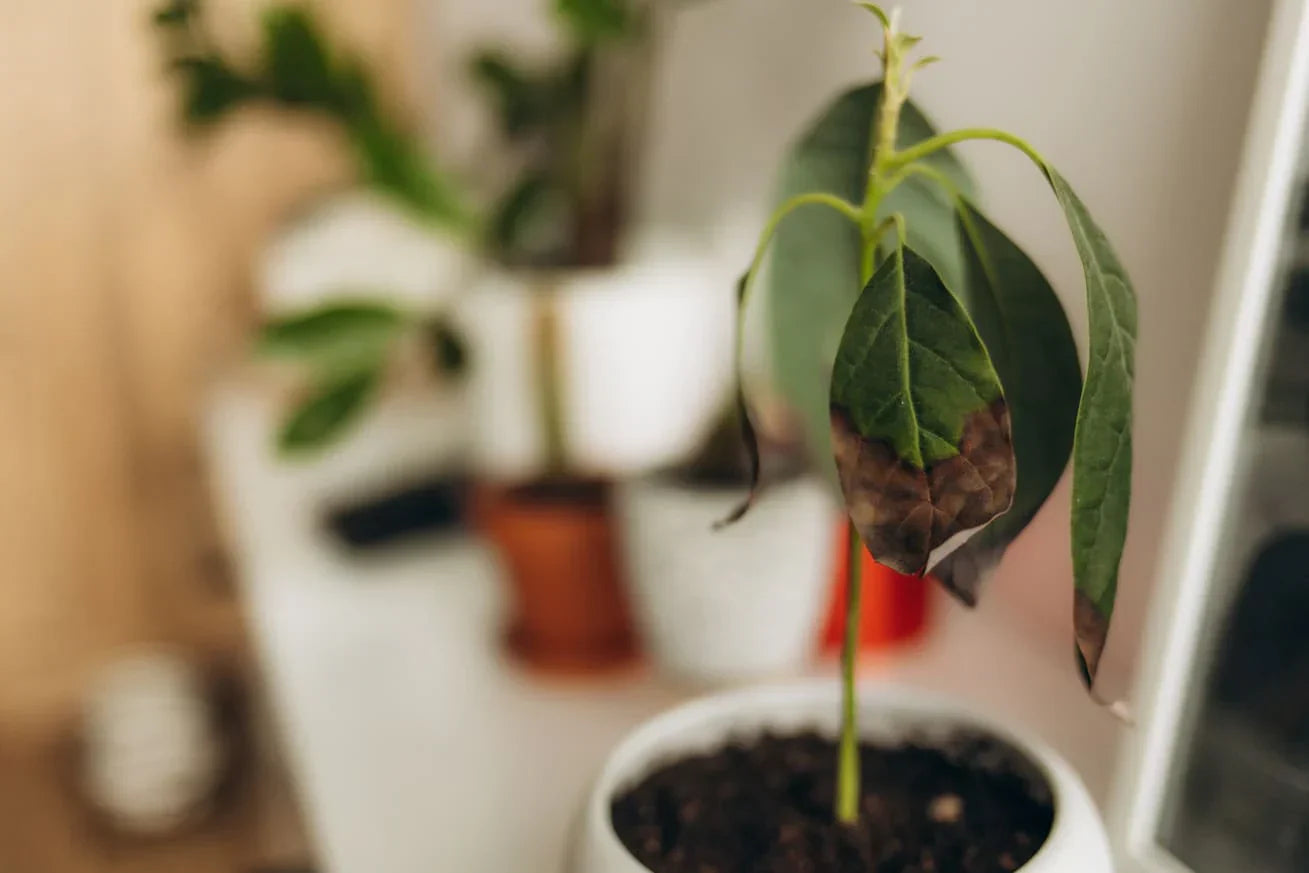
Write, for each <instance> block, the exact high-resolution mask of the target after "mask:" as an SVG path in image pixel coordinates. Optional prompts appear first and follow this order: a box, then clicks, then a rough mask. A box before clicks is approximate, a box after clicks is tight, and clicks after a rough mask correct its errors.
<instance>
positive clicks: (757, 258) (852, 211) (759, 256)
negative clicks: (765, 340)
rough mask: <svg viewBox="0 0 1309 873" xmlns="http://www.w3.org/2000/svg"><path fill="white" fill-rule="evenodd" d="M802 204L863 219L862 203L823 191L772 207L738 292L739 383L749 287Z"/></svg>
mask: <svg viewBox="0 0 1309 873" xmlns="http://www.w3.org/2000/svg"><path fill="white" fill-rule="evenodd" d="M801 206H826V207H828V208H829V209H835V210H836V211H837V212H839V213H841V214H842V215H844V216H845V217H846V218H848V219H850V220H851V221H853V222H854V223H855V224H856V225H859V226H861V222H862V220H863V214H862V213H861V212H860V211H859V207H857V206H855V205H854V204H853V203H851V202H850V201H848V200H845V199H842V198H841V197H838V196H836V195H835V194H828V193H825V192H822V191H814V192H812V193H809V194H799V195H797V196H795V197H792V198H791V199H789V200H787V201H786V202H785V203H783V204H782V205H781V206H778V207H777V209H775V210H773V214H772V215H771V216H769V218H768V223H767V224H765V225H764V230H763V233H761V234H760V235H759V243H758V245H756V246H755V252H754V257H753V258H751V259H750V267H749V269H747V270H746V271H745V276H743V277H742V278H741V285H740V290H739V291H738V293H737V301H736V348H735V351H734V353H733V354H734V358H735V362H736V384H737V385H740V384H741V358H742V355H743V353H744V350H745V313H746V306H747V304H748V303H749V302H750V291H751V290H752V289H753V287H754V280H755V276H756V275H757V274H758V273H759V268H760V267H762V266H763V263H764V257H765V256H766V255H767V254H768V247H769V245H770V244H771V243H772V241H773V236H774V235H776V233H777V229H778V228H779V227H781V226H782V221H783V219H785V218H786V216H788V215H790V214H791V213H792V212H794V211H795V210H796V209H799V208H800V207H801Z"/></svg>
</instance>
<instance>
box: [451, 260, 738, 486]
mask: <svg viewBox="0 0 1309 873" xmlns="http://www.w3.org/2000/svg"><path fill="white" fill-rule="evenodd" d="M720 272H721V271H720V270H718V269H717V266H716V265H715V264H713V263H712V262H706V261H705V260H703V259H697V258H679V257H661V258H652V259H650V260H648V261H641V262H635V263H631V264H627V265H623V266H620V267H615V268H613V269H596V270H564V271H558V272H551V273H532V272H504V271H500V272H495V273H492V274H490V275H488V276H487V277H485V278H484V279H483V281H482V282H481V283H479V284H478V286H477V287H474V288H472V289H470V291H469V293H468V294H467V295H465V297H464V298H463V300H462V301H461V302H460V303H459V306H458V312H457V316H458V321H459V325H460V327H461V328H462V330H463V332H464V335H465V336H466V337H467V339H468V341H469V345H470V351H471V368H470V382H469V391H470V400H471V403H472V424H473V427H474V429H475V438H474V449H473V455H474V464H475V466H476V467H477V468H478V469H479V471H480V472H481V473H483V474H484V475H487V476H489V477H491V478H497V479H502V480H506V479H507V480H512V479H522V478H529V477H531V476H533V475H536V474H539V473H541V472H542V471H543V470H544V468H545V462H546V439H545V428H544V416H543V414H542V406H543V401H542V396H541V388H540V385H541V380H542V374H541V371H540V355H539V351H538V350H539V332H538V330H539V319H540V318H541V309H542V307H543V306H544V307H547V308H549V310H550V312H551V315H550V317H551V318H552V320H553V321H554V325H555V328H554V334H555V338H556V343H557V349H558V353H557V355H556V358H555V361H556V369H557V372H558V380H557V389H558V394H559V404H560V410H561V413H562V415H561V419H562V431H563V434H562V436H563V443H564V455H565V457H564V461H565V462H566V465H567V467H568V469H569V470H570V471H572V472H575V473H578V474H581V475H601V476H617V475H623V474H626V473H631V472H635V471H642V470H647V469H652V468H656V467H659V466H663V465H666V464H668V463H671V462H672V461H674V460H676V459H678V458H679V457H681V456H683V455H685V454H686V453H687V452H689V451H690V450H691V449H692V447H693V446H694V444H695V441H696V439H697V438H698V437H699V436H700V435H701V434H702V433H703V432H704V430H705V428H706V427H707V425H708V423H709V421H710V420H711V419H712V417H713V415H714V414H715V413H716V412H717V411H718V408H719V404H721V403H722V399H723V397H724V396H726V394H727V391H728V388H729V385H730V382H731V378H732V324H733V302H732V292H731V288H730V284H729V283H725V282H720V281H718V277H719V273H720Z"/></svg>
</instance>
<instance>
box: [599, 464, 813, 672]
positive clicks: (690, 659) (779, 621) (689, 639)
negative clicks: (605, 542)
mask: <svg viewBox="0 0 1309 873" xmlns="http://www.w3.org/2000/svg"><path fill="white" fill-rule="evenodd" d="M744 496H745V488H744V487H743V486H741V487H732V488H724V487H704V488H696V487H694V486H692V485H689V484H686V483H682V482H678V481H676V480H674V479H672V478H671V477H663V476H651V477H646V478H642V479H636V480H633V481H629V482H625V483H623V484H622V485H621V486H620V487H619V489H618V493H617V498H618V499H617V511H618V518H619V523H620V525H621V535H622V543H623V549H624V551H625V554H626V561H627V569H628V578H629V579H630V584H631V595H632V608H633V618H634V619H635V621H636V625H637V628H638V630H639V632H640V635H641V637H642V639H643V640H644V641H645V644H646V646H647V647H648V649H649V651H650V653H651V655H652V656H653V658H654V659H655V661H656V663H657V664H658V665H659V666H660V667H661V668H662V669H664V670H665V671H667V672H669V673H672V674H675V675H677V676H679V677H682V678H686V679H691V680H694V681H697V682H703V683H722V682H730V681H734V680H741V679H748V678H755V677H759V676H769V675H780V674H784V673H787V672H792V671H795V670H798V669H800V668H802V667H803V666H804V665H805V664H806V663H807V662H808V661H809V660H810V658H811V657H812V656H813V653H814V651H815V649H816V647H817V637H818V632H819V624H820V622H821V621H822V618H823V613H824V608H825V607H826V605H827V599H828V596H829V593H830V591H829V582H830V579H831V569H832V568H831V558H832V549H831V536H830V534H831V528H832V524H833V521H834V519H835V513H834V510H833V505H832V501H831V497H830V495H829V492H828V490H827V488H826V486H825V485H824V484H823V483H822V482H821V481H819V480H817V479H815V478H811V477H807V476H806V477H799V478H795V479H791V480H789V481H786V482H783V483H781V484H778V485H775V486H772V487H771V488H769V489H768V491H767V492H766V493H765V494H764V495H763V496H762V497H761V498H760V499H759V501H758V503H757V504H756V505H755V506H754V507H753V508H752V509H751V511H750V513H749V514H748V515H747V516H746V517H745V518H743V519H741V520H740V521H738V522H737V523H736V524H733V525H730V526H728V527H726V528H723V529H721V530H714V529H713V528H712V525H713V523H714V522H715V521H717V520H719V519H721V518H723V517H724V516H726V515H727V514H728V513H729V512H730V511H731V510H732V509H733V508H734V507H735V506H736V505H737V504H738V503H739V502H740V501H741V499H742V498H743V497H744Z"/></svg>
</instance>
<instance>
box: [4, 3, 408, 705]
mask: <svg viewBox="0 0 1309 873" xmlns="http://www.w3.org/2000/svg"><path fill="white" fill-rule="evenodd" d="M151 5H152V4H151V3H148V2H145V0H96V2H86V0H43V2H40V3H37V2H32V0H0V69H3V71H4V74H5V75H4V80H5V84H4V86H2V87H0V134H3V135H2V136H0V728H5V727H11V728H12V727H14V726H21V725H22V724H24V723H29V722H30V723H35V724H40V723H43V722H45V721H46V720H47V718H48V717H50V716H53V715H55V714H58V713H61V712H64V711H66V709H67V706H68V701H69V700H70V698H71V694H72V690H73V689H75V688H76V687H77V685H78V683H79V682H80V681H81V679H82V677H83V676H84V674H85V671H86V669H87V668H88V667H89V666H90V665H91V664H93V663H94V662H95V660H96V659H97V658H99V657H101V656H102V655H103V653H104V652H105V651H106V650H107V649H108V648H109V647H111V646H113V645H115V644H118V643H121V642H125V641H130V640H137V639H143V638H164V639H175V638H178V637H181V638H183V639H185V640H190V641H198V642H200V643H202V644H205V645H209V644H213V645H226V644H227V643H228V642H229V641H230V639H231V638H233V637H239V630H237V625H236V620H235V611H234V608H233V606H232V604H231V602H230V597H229V596H228V595H227V594H225V593H224V591H225V586H224V585H223V584H222V580H221V579H217V578H216V577H215V573H216V572H217V571H218V568H221V562H220V561H218V560H217V559H216V554H217V553H216V545H215V541H214V535H213V530H212V525H211V523H210V519H209V516H208V503H207V496H206V493H205V489H204V487H203V476H202V471H201V464H200V459H199V456H198V452H197V442H196V439H195V432H196V431H195V428H196V420H197V413H198V409H199V405H198V404H199V402H200V400H201V397H202V394H203V389H204V386H205V385H206V383H207V382H208V381H209V380H210V379H211V378H212V377H213V375H214V374H215V373H216V372H217V371H218V370H219V369H220V368H221V367H222V366H223V365H224V363H225V362H226V361H227V360H230V358H231V357H232V356H233V355H235V354H237V353H238V350H239V347H240V339H241V337H242V336H243V334H244V332H245V331H246V329H247V328H248V326H249V324H250V321H251V316H252V305H251V300H252V295H251V293H250V275H251V265H252V261H253V258H254V257H255V254H256V253H257V251H258V248H259V246H260V245H261V243H262V241H263V240H264V239H266V238H267V235H268V233H269V232H270V231H271V230H272V229H273V228H275V227H276V226H277V224H278V222H279V221H281V220H282V219H283V218H284V217H285V216H286V214H287V212H288V210H289V209H291V208H293V207H294V206H295V205H296V204H298V203H301V202H302V201H303V200H304V198H305V197H306V196H308V195H310V194H312V193H313V192H315V191H318V190H322V189H324V188H327V187H330V186H333V185H337V184H340V183H341V182H342V181H343V180H345V179H347V178H348V175H349V166H348V162H347V160H346V159H345V157H344V155H343V150H342V149H341V148H340V144H339V143H338V142H336V140H335V138H334V136H333V135H332V133H331V131H329V130H326V129H324V128H320V127H316V126H314V125H312V124H305V123H298V124H288V123H286V122H285V120H284V119H281V118H274V117H270V116H267V115H263V116H261V115H258V114H253V115H251V116H250V117H247V118H244V119H242V120H241V121H239V122H238V123H236V124H234V125H232V126H230V127H229V128H228V129H226V130H224V131H222V132H220V133H219V134H217V135H216V136H213V137H210V138H207V139H206V140H204V141H203V142H188V141H186V140H185V139H184V138H182V137H180V136H179V134H178V129H177V125H176V124H175V122H174V116H173V108H174V104H173V94H172V91H171V90H170V89H169V87H168V86H167V84H166V83H165V82H163V81H162V79H161V77H160V73H159V71H160V64H159V60H158V55H157V53H156V51H155V49H156V46H155V44H154V41H153V39H152V35H151V33H150V32H149V29H148V26H147V22H148V11H149V9H150V7H151ZM210 5H211V6H212V7H213V11H215V12H222V13H223V14H224V15H225V16H226V18H225V19H224V20H225V21H227V22H236V21H248V20H249V19H250V17H251V16H252V14H253V8H254V7H256V6H257V5H258V4H257V3H253V2H251V0H240V2H235V0H228V2H223V0H211V3H210ZM324 5H325V7H326V11H327V12H328V13H329V15H330V16H331V18H332V19H333V21H334V22H335V23H336V24H338V25H339V26H340V29H341V31H342V32H344V33H347V34H348V35H349V37H350V38H351V40H352V42H355V43H357V44H358V45H360V46H362V47H363V48H364V49H365V50H366V51H368V52H369V54H370V55H372V56H373V57H376V58H378V59H385V69H384V72H385V77H384V81H386V82H387V83H388V84H389V85H390V86H391V87H392V88H395V87H396V86H397V83H399V82H401V81H403V80H404V79H405V75H404V74H405V65H404V59H405V58H406V57H407V56H408V51H407V48H408V46H407V43H408V41H409V40H410V39H411V38H412V36H411V34H410V31H409V28H408V25H407V22H408V18H409V12H410V10H409V9H408V8H407V6H408V4H407V2H406V0H373V2H368V3H359V2H353V3H352V2H349V0H333V2H331V3H325V4H324ZM242 30H243V28H242V27H224V31H225V32H227V31H233V32H237V33H239V32H241V31H242ZM244 30H246V31H248V30H249V28H248V27H245V28H244Z"/></svg>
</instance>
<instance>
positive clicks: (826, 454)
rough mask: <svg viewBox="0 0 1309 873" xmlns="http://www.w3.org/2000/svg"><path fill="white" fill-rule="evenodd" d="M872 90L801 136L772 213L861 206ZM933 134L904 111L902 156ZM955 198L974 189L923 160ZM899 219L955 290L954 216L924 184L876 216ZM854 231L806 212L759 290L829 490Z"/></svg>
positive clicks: (956, 173) (856, 254)
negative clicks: (804, 202) (788, 205)
mask: <svg viewBox="0 0 1309 873" xmlns="http://www.w3.org/2000/svg"><path fill="white" fill-rule="evenodd" d="M880 95H881V85H880V83H873V84H870V85H864V86H861V87H858V88H854V89H852V90H850V91H848V92H847V93H845V94H844V95H842V96H841V97H839V98H837V99H836V100H835V101H834V102H833V103H832V104H831V105H830V106H829V107H828V108H827V109H826V110H825V111H824V112H823V113H822V114H821V115H820V116H819V117H818V118H817V119H816V120H815V121H814V122H813V124H811V125H810V127H809V128H808V129H807V130H806V132H805V133H804V135H803V136H802V137H801V138H800V139H799V141H798V142H797V143H796V144H795V146H794V147H793V148H792V149H791V151H790V153H789V155H788V156H787V159H786V162H785V164H784V166H783V168H782V174H781V180H780V185H779V191H778V196H777V203H783V202H785V201H786V200H788V199H790V198H791V197H793V196H795V195H797V194H803V193H808V192H811V191H827V192H829V193H832V194H836V195H837V196H839V197H842V198H844V199H846V200H849V201H850V202H852V203H861V202H863V198H864V188H865V186H866V184H867V178H868V176H867V173H868V167H869V157H870V149H871V147H872V143H873V141H874V140H873V138H872V137H873V121H874V117H875V115H876V112H877V102H878V99H879V97H880ZM934 133H935V130H934V129H933V127H932V124H931V123H930V122H929V121H928V119H927V118H926V117H925V116H924V115H923V114H922V113H921V112H920V111H919V110H918V109H917V108H916V107H915V106H914V105H913V104H912V103H907V104H905V107H904V109H903V110H902V113H901V117H900V128H899V133H898V138H899V143H898V146H899V147H900V148H904V147H905V146H908V145H911V144H913V143H916V142H919V141H921V140H924V139H927V138H929V137H931V136H932V135H933V134H934ZM927 162H928V163H930V164H931V165H932V166H933V167H934V168H935V169H937V170H938V171H940V172H941V173H943V174H945V175H946V176H947V177H948V178H949V179H950V180H951V182H952V183H953V184H954V185H955V186H956V187H957V188H958V189H959V190H960V191H962V192H964V193H968V192H970V191H972V188H973V185H972V180H971V179H970V178H969V175H968V172H967V171H966V170H965V169H964V167H963V165H962V164H960V163H959V161H958V160H957V159H956V158H955V157H954V155H953V154H952V153H951V152H950V151H949V150H942V151H939V152H936V153H934V154H933V155H932V156H931V157H930V158H928V159H927ZM893 212H900V213H901V214H903V215H904V216H905V218H906V219H907V222H908V228H909V244H910V246H911V247H913V248H914V249H915V250H916V251H918V252H919V253H920V254H922V255H923V256H924V257H926V258H927V259H928V260H929V261H931V262H932V264H933V266H935V267H936V269H937V272H938V273H940V274H941V275H942V276H943V277H944V278H945V281H946V284H947V285H948V286H949V287H952V288H954V287H958V283H959V282H962V265H963V261H962V254H961V252H960V248H959V241H958V235H957V233H958V232H957V230H956V228H955V222H954V214H953V207H952V206H951V204H950V201H949V200H948V199H947V197H946V196H945V195H944V194H942V193H941V192H940V191H939V190H937V188H936V187H935V186H933V185H930V184H928V183H927V182H925V181H924V180H922V179H920V178H917V177H911V178H909V179H906V180H905V181H904V182H903V183H902V184H901V185H900V186H899V187H898V188H896V189H895V190H894V191H893V192H891V194H890V195H888V196H887V197H886V198H884V200H883V202H882V207H881V215H882V216H886V215H890V214H891V213H893ZM860 287H861V282H860V242H859V231H858V229H857V228H856V227H854V225H852V224H851V223H850V222H849V221H848V220H846V219H845V218H843V217H842V216H840V215H838V214H836V213H833V212H831V211H830V210H824V209H808V210H803V211H800V212H797V213H795V214H794V215H792V216H790V217H788V218H787V220H786V221H785V222H784V223H783V224H782V226H781V227H780V228H779V230H778V232H777V236H776V239H775V241H774V243H773V250H772V257H771V261H770V269H769V273H768V277H767V283H766V287H765V292H764V293H765V296H766V297H767V299H768V304H767V307H768V313H769V336H770V345H771V350H772V354H773V361H774V367H775V369H774V372H775V376H776V380H777V385H778V388H779V389H780V391H781V392H782V395H783V397H784V398H785V399H786V400H787V401H788V402H789V403H790V405H791V406H792V407H793V408H794V409H796V410H798V411H799V412H800V413H801V419H802V421H803V423H804V427H805V436H806V442H807V445H808V449H809V452H810V455H811V458H812V461H813V463H814V466H815V469H817V470H820V471H822V472H823V473H825V474H826V476H827V478H828V480H829V481H830V482H832V483H833V485H835V483H836V470H835V468H834V467H833V466H832V451H831V438H830V434H829V425H828V409H827V385H828V382H829V379H830V375H831V368H832V361H833V359H834V358H835V355H836V347H837V344H838V343H839V342H840V339H841V331H842V328H843V327H844V325H845V321H846V316H847V315H849V313H850V307H851V306H853V305H854V301H855V298H856V297H857V296H858V294H859V289H860Z"/></svg>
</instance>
